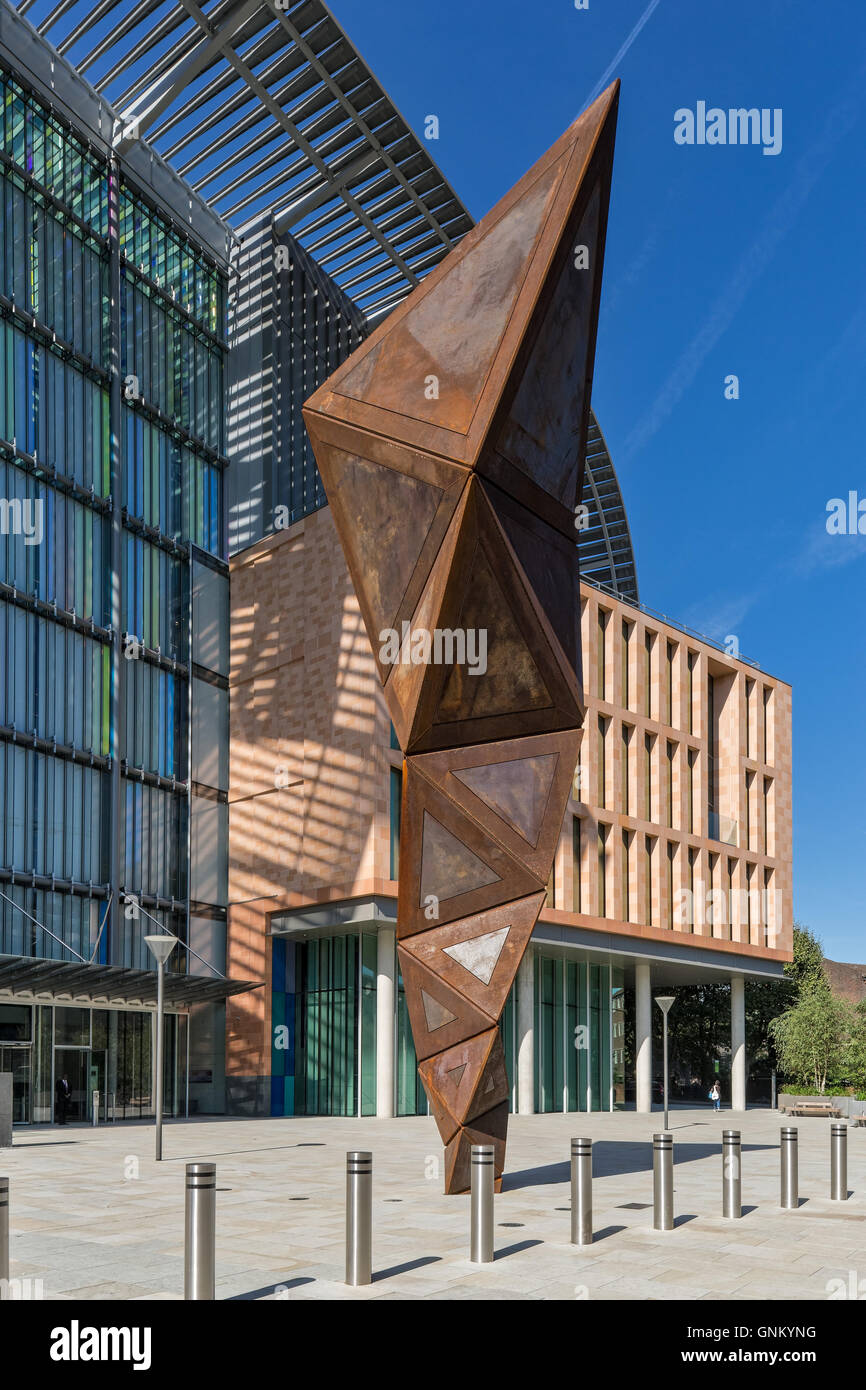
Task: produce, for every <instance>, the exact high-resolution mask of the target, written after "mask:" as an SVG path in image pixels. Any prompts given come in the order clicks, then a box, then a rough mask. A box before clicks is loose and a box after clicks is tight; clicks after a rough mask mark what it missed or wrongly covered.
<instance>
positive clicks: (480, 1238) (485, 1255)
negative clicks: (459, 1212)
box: [469, 1144, 494, 1265]
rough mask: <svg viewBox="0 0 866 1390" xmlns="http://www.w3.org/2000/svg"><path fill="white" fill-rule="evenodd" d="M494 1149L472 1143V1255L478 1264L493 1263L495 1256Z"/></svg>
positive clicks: (473, 1260)
mask: <svg viewBox="0 0 866 1390" xmlns="http://www.w3.org/2000/svg"><path fill="white" fill-rule="evenodd" d="M493 1152H494V1151H493V1145H492V1144H473V1145H472V1155H471V1161H470V1169H471V1173H472V1185H471V1190H472V1204H471V1221H472V1248H471V1253H470V1256H469V1258H470V1259H471V1260H472V1263H473V1264H477V1265H485V1264H490V1262H491V1261H492V1259H493Z"/></svg>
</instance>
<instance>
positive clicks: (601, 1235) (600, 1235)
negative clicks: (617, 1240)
mask: <svg viewBox="0 0 866 1390" xmlns="http://www.w3.org/2000/svg"><path fill="white" fill-rule="evenodd" d="M627 1230H628V1226H603V1227H602V1229H601V1230H600V1231H593V1233H592V1243H593V1245H598V1242H599V1241H600V1240H609V1239H610V1237H611V1236H618V1235H619V1233H620V1231H627Z"/></svg>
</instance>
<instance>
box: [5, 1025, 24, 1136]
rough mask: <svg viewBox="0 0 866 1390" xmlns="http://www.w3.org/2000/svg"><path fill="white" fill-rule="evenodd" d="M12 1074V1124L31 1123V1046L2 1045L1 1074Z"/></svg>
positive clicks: (18, 1044)
mask: <svg viewBox="0 0 866 1390" xmlns="http://www.w3.org/2000/svg"><path fill="white" fill-rule="evenodd" d="M2 1071H11V1073H12V1123H13V1125H29V1123H30V1095H31V1090H30V1044H29V1043H17V1044H9V1043H0V1072H2Z"/></svg>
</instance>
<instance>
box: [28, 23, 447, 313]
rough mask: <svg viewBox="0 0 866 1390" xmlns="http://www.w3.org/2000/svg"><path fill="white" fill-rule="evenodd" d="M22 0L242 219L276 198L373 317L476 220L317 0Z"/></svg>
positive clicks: (159, 145) (196, 183) (296, 232)
mask: <svg viewBox="0 0 866 1390" xmlns="http://www.w3.org/2000/svg"><path fill="white" fill-rule="evenodd" d="M284 3H285V5H286V8H285V9H278V8H277V7H276V5H275V4H271V3H265V0H211V3H208V0H204V3H202V4H201V5H199V4H197V3H196V2H195V0H139V3H138V4H134V5H133V6H132V8H130V7H129V6H128V4H127V3H126V2H125V0H101V2H100V3H97V4H96V5H91V4H90V3H89V0H59V3H57V4H54V5H52V4H51V3H50V0H20V3H19V4H18V6H17V9H18V12H19V13H20V14H23V15H26V16H27V18H28V19H29V21H30V22H31V23H32V24H34V26H35V27H36V28H37V30H38V32H39V33H40V34H41V35H43V36H44V37H45V38H46V39H47V40H48V41H49V42H51V43H52V44H53V45H54V47H55V48H56V49H57V50H58V51H59V52H60V53H61V54H62V55H63V56H64V57H65V58H66V59H67V60H68V61H69V62H70V63H72V64H73V65H74V67H75V68H76V69H77V71H78V72H79V73H80V74H82V75H83V76H84V77H85V78H86V79H87V80H88V81H89V82H90V84H91V85H92V86H93V87H94V89H95V90H96V91H97V92H98V93H99V95H100V96H101V97H103V98H104V99H105V100H106V101H107V102H108V103H109V104H110V105H111V107H112V109H113V110H114V111H115V113H116V117H117V125H116V136H115V144H116V146H117V147H118V149H119V150H120V151H121V152H123V151H124V150H125V149H127V148H128V147H129V145H130V144H131V143H132V142H133V141H134V140H136V139H142V138H146V139H147V142H148V144H149V145H151V146H152V147H153V148H154V149H155V150H156V151H157V153H159V154H160V155H161V156H162V157H163V158H164V159H166V161H167V162H168V163H169V164H171V165H172V166H173V167H174V169H175V170H176V171H177V173H179V174H180V175H181V176H182V177H183V178H185V179H186V180H187V182H188V183H189V184H190V185H191V187H192V188H193V189H194V190H195V192H196V193H198V194H199V196H200V197H202V198H204V199H205V200H206V201H207V202H208V203H209V204H210V206H211V207H212V208H213V209H214V211H216V212H217V213H218V214H219V215H220V216H221V217H223V219H224V220H225V221H226V222H227V223H228V224H229V225H230V226H232V227H233V228H234V229H235V230H236V231H241V230H242V228H243V226H244V225H245V224H246V223H248V222H250V221H251V220H252V219H253V218H254V217H255V216H256V215H257V214H259V213H261V212H262V211H265V210H272V211H273V213H274V217H275V220H276V223H277V226H278V228H279V230H290V231H291V233H292V235H293V236H294V237H295V238H296V239H297V240H298V241H300V242H301V244H302V245H303V246H304V247H305V248H306V249H307V251H309V252H310V254H311V255H312V256H313V257H314V258H315V259H316V260H317V261H318V262H319V264H320V265H321V266H322V267H323V269H325V270H326V271H327V272H328V274H329V275H331V277H332V278H333V279H334V280H335V281H336V282H337V284H338V285H340V286H341V288H342V289H344V290H345V291H346V292H347V293H348V294H350V295H351V297H352V298H353V299H354V300H355V301H356V303H357V304H358V306H359V308H360V309H361V310H362V311H363V312H364V313H365V314H366V315H367V317H368V318H371V319H376V318H378V317H379V316H381V315H382V314H383V313H386V312H387V311H388V309H390V308H392V307H393V305H394V304H395V303H397V302H398V301H399V300H400V299H401V298H403V297H404V296H405V295H406V294H408V293H409V291H410V290H411V289H412V288H414V286H415V285H416V284H417V283H418V281H419V280H420V279H421V278H422V277H423V275H424V274H425V273H426V272H427V271H428V270H429V269H431V268H432V267H433V266H434V265H435V264H436V263H437V262H438V261H439V260H441V259H442V257H443V256H444V255H446V254H447V253H448V251H449V250H450V249H451V247H452V245H453V244H454V243H455V241H457V240H459V238H460V237H462V236H463V235H464V234H465V233H466V232H467V231H468V230H469V229H470V227H471V226H472V219H471V217H470V215H469V213H468V212H467V210H466V208H465V207H464V206H463V204H462V202H461V201H460V200H459V199H458V198H457V196H456V195H455V194H454V192H453V190H452V189H451V188H450V187H449V186H448V184H447V183H446V181H445V179H444V178H443V177H442V174H441V173H440V171H439V170H438V168H437V167H436V164H435V163H434V161H433V160H432V159H431V157H430V154H429V152H428V150H427V149H426V148H425V146H424V144H423V142H421V141H419V140H418V138H417V137H416V136H415V135H414V133H413V132H412V131H411V130H410V128H409V126H408V125H407V123H406V122H405V121H404V119H403V117H402V116H401V115H400V113H399V111H398V110H397V109H396V107H395V106H394V105H393V103H392V102H391V101H390V99H389V98H388V96H387V95H386V93H385V92H384V90H383V89H382V87H381V85H380V84H379V83H378V82H377V81H376V79H375V77H374V76H373V75H372V73H371V72H370V70H369V69H368V68H367V67H366V65H365V64H364V63H363V62H362V60H361V59H360V58H359V56H358V54H357V53H356V52H355V49H354V48H353V46H352V45H351V43H350V42H349V40H348V39H347V38H346V35H345V34H344V33H343V31H342V30H341V29H340V27H339V25H338V24H337V23H336V21H335V20H334V18H333V16H332V15H331V13H330V10H329V9H328V7H327V6H326V5H325V4H323V3H322V0H299V3H295V2H294V0H284Z"/></svg>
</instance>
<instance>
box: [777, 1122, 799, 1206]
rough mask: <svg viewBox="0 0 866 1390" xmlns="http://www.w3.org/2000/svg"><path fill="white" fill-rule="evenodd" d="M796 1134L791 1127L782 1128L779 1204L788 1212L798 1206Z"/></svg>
mask: <svg viewBox="0 0 866 1390" xmlns="http://www.w3.org/2000/svg"><path fill="white" fill-rule="evenodd" d="M797 1152H798V1134H797V1130H796V1129H795V1128H794V1127H793V1126H792V1125H783V1126H782V1190H781V1204H782V1206H783V1207H785V1208H786V1210H788V1211H796V1209H797V1207H798V1206H799V1205H800V1177H799V1162H798V1157H797Z"/></svg>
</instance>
